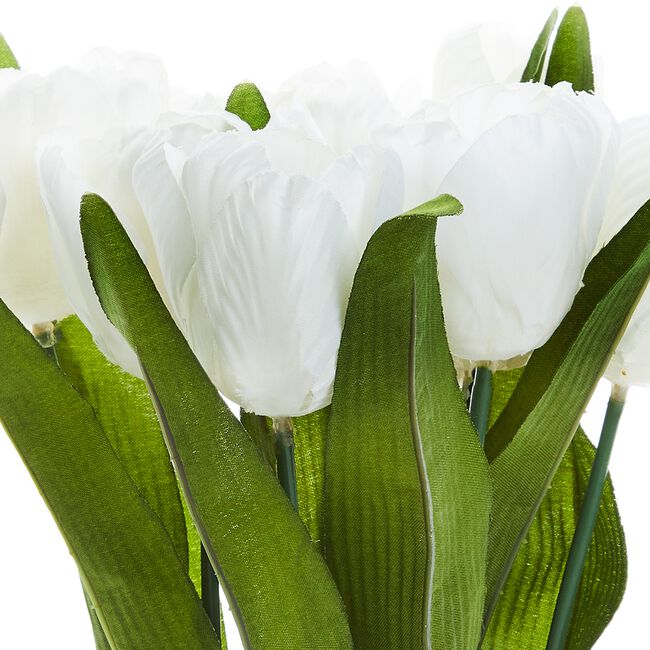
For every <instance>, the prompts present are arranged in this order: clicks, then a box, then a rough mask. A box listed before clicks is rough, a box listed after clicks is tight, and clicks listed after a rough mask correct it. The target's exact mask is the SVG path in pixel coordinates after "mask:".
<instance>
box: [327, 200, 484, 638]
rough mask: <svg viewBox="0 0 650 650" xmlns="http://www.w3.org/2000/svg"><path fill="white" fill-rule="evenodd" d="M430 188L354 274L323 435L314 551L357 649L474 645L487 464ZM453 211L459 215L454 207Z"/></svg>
mask: <svg viewBox="0 0 650 650" xmlns="http://www.w3.org/2000/svg"><path fill="white" fill-rule="evenodd" d="M461 209H462V208H461V206H460V204H459V203H458V202H457V201H456V200H455V199H453V198H451V197H449V196H443V197H439V198H438V199H434V200H433V201H431V202H429V203H428V204H425V205H424V206H421V208H419V209H416V210H414V211H412V212H411V213H410V214H409V216H403V217H399V218H396V219H393V220H391V221H389V222H387V223H385V224H384V225H383V226H382V227H381V228H380V229H379V230H378V231H377V232H376V233H375V235H374V236H373V238H372V239H371V240H370V243H369V244H368V247H367V249H366V252H365V254H364V256H363V259H362V261H361V264H360V266H359V269H358V271H357V274H356V277H355V281H354V286H353V289H352V295H351V298H350V303H349V306H348V311H347V316H346V320H345V328H344V331H343V338H342V341H341V348H340V352H339V358H338V366H337V374H336V381H335V386H334V398H333V402H332V407H331V414H330V421H329V427H328V432H327V450H326V466H325V471H326V489H325V497H326V504H325V513H326V515H325V516H326V528H325V533H326V534H325V550H326V557H327V560H328V563H329V565H330V567H331V569H332V572H333V574H334V576H335V579H336V581H337V584H338V586H339V589H340V590H341V593H342V594H343V598H344V600H345V603H346V606H347V609H348V614H349V616H350V623H351V627H352V633H353V637H354V641H355V647H357V648H373V649H379V648H401V649H405V650H406V649H409V648H413V649H421V648H440V649H441V650H442V649H445V650H450V649H452V648H467V649H470V648H476V646H477V643H478V640H479V636H480V626H481V618H482V613H483V597H484V593H485V582H484V579H485V554H486V543H487V528H488V520H489V512H490V500H491V494H490V483H489V478H488V472H487V463H486V460H485V457H484V455H483V453H482V451H481V449H480V446H479V444H478V439H477V435H476V431H475V429H474V428H473V426H472V424H471V422H470V420H469V416H468V414H467V411H466V409H465V404H464V400H463V397H462V395H461V392H460V390H459V387H458V383H457V379H456V373H455V371H454V367H453V363H452V359H451V356H450V354H449V350H448V346H447V340H446V335H445V329H444V324H443V317H442V308H441V303H440V292H439V286H438V279H437V272H436V259H435V243H434V239H435V224H436V219H435V217H436V216H439V215H448V214H457V213H458V212H460V210H461ZM461 218H462V217H461Z"/></svg>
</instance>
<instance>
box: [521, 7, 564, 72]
mask: <svg viewBox="0 0 650 650" xmlns="http://www.w3.org/2000/svg"><path fill="white" fill-rule="evenodd" d="M556 22H557V9H553V11H552V12H551V15H550V16H549V17H548V18H547V20H546V22H545V23H544V27H543V28H542V31H541V32H540V33H539V36H538V37H537V40H536V41H535V45H534V46H533V49H532V51H531V53H530V57H529V59H528V63H527V64H526V67H525V68H524V72H523V74H522V75H521V81H522V83H526V82H527V81H537V82H538V81H541V78H542V71H543V69H544V62H545V61H546V51H547V50H548V44H549V41H550V40H551V34H552V33H553V28H554V27H555V23H556Z"/></svg>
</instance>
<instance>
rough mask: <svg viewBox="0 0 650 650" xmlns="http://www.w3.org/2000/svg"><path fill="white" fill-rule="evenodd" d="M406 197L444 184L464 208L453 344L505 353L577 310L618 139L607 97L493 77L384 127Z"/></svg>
mask: <svg viewBox="0 0 650 650" xmlns="http://www.w3.org/2000/svg"><path fill="white" fill-rule="evenodd" d="M379 139H380V141H382V142H384V143H388V144H390V145H391V146H393V148H394V149H395V150H396V151H397V153H398V155H399V156H400V159H401V160H402V162H403V165H404V168H405V174H406V190H405V191H406V204H407V205H417V204H418V203H421V202H422V201H423V200H426V198H427V197H431V196H435V195H437V194H441V193H449V194H452V195H453V196H457V197H458V198H459V200H460V201H461V202H462V203H463V205H464V208H465V210H464V213H463V215H462V216H460V217H458V218H457V219H448V220H441V222H440V224H439V227H438V233H437V246H438V262H439V274H440V283H441V291H442V298H443V306H444V313H445V319H446V325H447V331H448V336H449V343H450V347H451V350H452V352H453V354H454V355H455V356H456V357H458V358H460V359H463V360H468V361H471V362H492V364H493V365H494V363H495V362H496V363H498V364H502V363H504V362H509V361H511V360H513V359H515V358H518V357H521V356H522V355H526V354H527V353H529V352H530V351H532V350H534V349H535V348H537V347H539V346H540V345H542V344H543V343H544V342H545V341H546V340H547V339H548V338H549V337H550V335H551V334H552V333H553V331H554V330H555V328H556V327H557V325H558V324H559V323H560V321H561V320H562V318H563V317H564V315H565V314H566V313H567V311H568V310H569V308H570V306H571V303H572V301H573V298H574V296H575V294H576V293H577V291H578V290H579V288H580V285H581V279H582V275H583V273H584V270H585V268H586V266H587V263H588V262H589V260H590V259H591V257H592V253H593V251H594V248H595V246H596V241H597V237H598V233H599V231H600V228H601V225H602V220H603V215H604V211H605V202H606V198H607V191H608V188H609V185H610V182H611V178H612V175H613V170H614V162H615V157H616V150H617V146H618V130H617V124H616V123H615V121H614V119H613V118H612V117H611V115H610V113H609V111H608V110H607V109H606V107H605V106H604V105H603V103H602V102H601V101H600V100H599V99H598V98H596V97H594V96H592V95H588V94H586V93H580V94H576V93H574V92H573V91H572V89H571V87H570V86H569V85H568V84H558V85H556V86H555V87H553V88H549V87H547V86H544V85H543V84H532V83H531V84H521V83H515V84H492V85H485V86H480V87H478V88H475V89H474V90H470V91H468V92H466V93H464V94H461V95H459V96H458V97H456V98H454V99H453V100H452V101H451V102H450V103H449V104H447V105H433V104H429V105H427V106H425V107H424V108H423V109H422V110H421V111H420V113H419V114H417V115H416V116H415V117H414V118H413V119H412V120H411V121H410V122H409V123H407V124H405V125H402V126H393V127H389V128H386V129H384V130H383V131H382V132H381V133H380V136H379Z"/></svg>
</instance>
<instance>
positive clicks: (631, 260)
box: [486, 202, 650, 620]
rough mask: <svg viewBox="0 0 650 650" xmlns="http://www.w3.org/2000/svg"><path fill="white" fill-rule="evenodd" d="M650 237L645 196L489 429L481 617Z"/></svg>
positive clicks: (624, 312) (649, 261) (625, 313)
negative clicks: (489, 507)
mask: <svg viewBox="0 0 650 650" xmlns="http://www.w3.org/2000/svg"><path fill="white" fill-rule="evenodd" d="M649 238H650V202H649V203H646V205H644V206H643V207H642V208H641V209H640V210H639V211H638V212H637V214H636V215H635V216H634V217H633V218H632V219H631V221H630V222H629V223H628V224H627V225H626V226H625V227H624V228H623V229H622V231H621V232H620V233H619V234H618V235H617V236H616V237H615V238H614V239H613V240H612V241H611V242H610V243H609V244H608V245H607V246H606V247H605V248H604V249H603V250H602V251H601V252H600V253H599V254H598V255H597V256H596V257H595V258H594V260H593V261H592V263H591V264H590V265H589V267H588V269H587V272H586V273H585V277H584V287H583V288H582V289H581V290H580V292H579V293H578V295H577V296H576V299H575V301H574V304H573V307H572V308H571V310H570V312H569V313H568V314H567V316H566V317H565V318H564V320H563V321H562V323H561V324H560V326H559V328H558V329H557V330H556V332H555V333H554V334H553V336H552V337H551V339H550V340H549V341H548V342H547V343H546V345H544V346H543V347H542V348H540V349H539V350H537V351H536V352H535V353H534V354H533V356H532V357H531V359H530V361H529V362H528V365H527V366H526V369H525V370H524V373H523V375H522V377H521V379H520V380H519V383H518V384H517V387H516V389H515V392H514V393H513V396H512V398H511V399H510V401H509V402H508V404H507V406H506V408H505V409H504V411H503V413H502V414H501V416H500V417H499V418H498V420H497V422H496V423H495V425H494V427H493V429H492V431H491V433H490V437H492V435H495V437H496V441H495V444H492V445H490V446H489V447H488V450H489V452H490V453H491V456H492V458H493V459H494V460H493V461H492V464H491V471H492V477H493V482H494V486H495V501H494V509H493V518H492V525H491V531H490V549H489V553H488V559H489V564H488V600H487V609H486V620H489V616H490V615H491V613H492V611H493V608H494V606H495V603H496V600H497V598H498V595H499V592H500V590H501V589H502V587H503V584H504V582H505V580H506V578H507V575H508V572H509V571H510V568H511V566H512V563H513V562H514V559H515V557H516V554H517V552H518V550H519V547H520V545H521V543H522V541H523V540H524V539H525V537H526V534H527V531H528V528H529V526H530V525H531V523H532V521H533V519H534V517H535V514H536V512H537V509H538V507H539V505H540V503H541V501H542V499H543V498H544V494H545V492H546V490H547V488H548V486H549V485H550V482H551V480H552V478H553V475H554V474H555V471H556V469H557V467H558V466H559V464H560V461H561V459H562V457H563V456H564V453H565V451H566V450H567V449H568V447H569V445H570V443H571V439H572V436H573V434H574V432H575V431H576V429H577V426H578V423H579V420H580V416H581V415H582V413H583V411H584V409H585V407H586V405H587V403H588V401H589V398H590V396H591V394H592V392H593V390H594V387H595V386H596V383H597V382H598V380H599V378H600V377H601V376H602V374H603V372H604V370H605V367H606V366H607V363H608V361H609V358H610V356H611V354H612V352H613V350H614V349H615V348H616V345H617V343H618V340H619V338H620V336H621V334H622V332H623V331H624V329H625V326H626V324H627V321H628V319H629V316H630V314H631V312H632V311H633V309H634V307H635V305H636V303H637V301H638V299H639V297H640V295H641V294H642V292H643V290H644V288H645V286H646V284H647V281H648V275H649V273H650V245H648V240H649ZM493 442H494V441H493ZM500 449H502V451H501V452H500V453H499V450H500ZM489 455H490V454H489Z"/></svg>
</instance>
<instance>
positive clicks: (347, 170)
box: [322, 145, 404, 256]
mask: <svg viewBox="0 0 650 650" xmlns="http://www.w3.org/2000/svg"><path fill="white" fill-rule="evenodd" d="M403 176H404V175H403V172H402V168H401V165H400V162H399V159H398V158H397V156H396V155H395V154H394V153H393V152H392V151H390V150H387V149H384V148H381V147H374V146H370V145H365V146H360V147H357V148H356V149H354V150H353V151H352V152H351V153H349V154H348V155H347V156H342V157H340V158H337V159H336V161H335V162H334V163H333V164H332V165H331V167H330V168H329V169H328V170H327V172H326V173H325V175H324V176H323V178H322V182H323V184H324V185H326V186H327V187H328V188H329V190H330V191H331V192H332V194H333V195H334V196H335V197H336V199H337V200H338V201H339V203H340V204H341V206H342V207H343V212H344V213H345V215H346V217H347V218H348V223H349V225H350V229H351V231H352V232H353V233H354V235H355V237H356V241H357V247H358V251H359V256H361V254H362V253H363V251H364V249H365V247H366V244H367V243H368V240H369V239H370V237H371V236H372V234H373V233H374V232H375V230H376V229H377V228H378V227H379V226H380V225H381V224H382V223H384V221H386V220H388V219H390V218H391V217H394V216H395V215H397V214H399V213H400V211H401V210H402V206H403V205H404V178H403Z"/></svg>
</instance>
